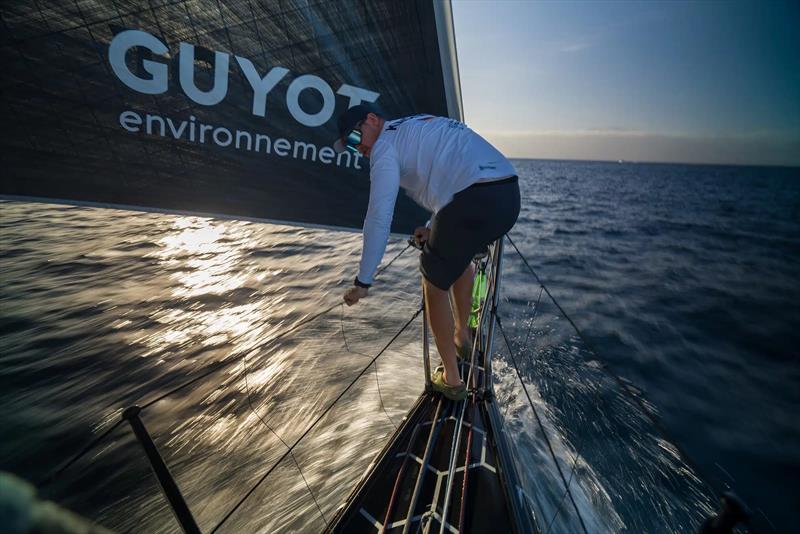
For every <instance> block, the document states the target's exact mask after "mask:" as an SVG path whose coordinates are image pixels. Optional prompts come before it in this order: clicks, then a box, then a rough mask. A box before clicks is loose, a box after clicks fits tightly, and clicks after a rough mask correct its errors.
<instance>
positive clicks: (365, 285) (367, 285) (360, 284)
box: [353, 276, 372, 289]
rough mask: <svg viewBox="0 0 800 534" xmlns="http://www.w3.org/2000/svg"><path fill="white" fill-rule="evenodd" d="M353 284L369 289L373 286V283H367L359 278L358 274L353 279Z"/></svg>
mask: <svg viewBox="0 0 800 534" xmlns="http://www.w3.org/2000/svg"><path fill="white" fill-rule="evenodd" d="M353 285H355V286H358V287H363V288H367V289H369V287H370V286H372V284H365V283H364V282H362V281H361V280H359V279H358V277H357V276H356V279H355V280H354V281H353Z"/></svg>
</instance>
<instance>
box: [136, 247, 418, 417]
mask: <svg viewBox="0 0 800 534" xmlns="http://www.w3.org/2000/svg"><path fill="white" fill-rule="evenodd" d="M410 246H411V245H406V247H405V248H404V249H403V250H401V251H400V252H399V253H397V255H395V257H393V258H392V259H391V260H390V261H389V263H387V264H386V265H384V266H383V267H381V268H380V269H378V271H377V272H376V273H375V278H377V277H378V276H379V275H380V274H381V273H382V272H384V271H385V270H386V269H387V268H388V267H389V266H390V265H392V264H393V263H394V262H395V260H397V258H399V257H400V256H402V255H403V253H405V251H406V250H408V249H409V247H410ZM337 306H339V303H338V302H337V303H336V304H332V305H331V306H329V307H328V308H325V309H324V310H322V311H320V312H318V313H316V314H314V315H311V316H309V317H306V318H305V319H303V320H301V321H299V322H298V323H297V324H295V325H294V326H291V327H290V328H288V329H287V330H284V331H282V332H279V333H278V334H277V335H276V336H275V337H273V338H272V339H269V340H267V341H265V342H264V344H267V343H273V342H275V341H278V340H280V339H283V338H284V337H286V336H287V335H289V334H291V333H292V332H294V331H295V330H298V329H299V328H301V327H303V326H305V325H307V324H308V323H310V322H311V321H314V320H316V319H318V318H320V317H322V316H323V315H326V314H328V313H330V312H331V311H333V310H334V309H336V307H337ZM243 357H244V355H241V356H236V357H233V358H231V359H230V360H222V361H217V362H215V363H212V364H210V365H209V367H211V369H209V370H208V371H206V372H204V373H202V374H200V375H198V376H196V377H195V378H192V379H191V380H189V381H187V382H185V383H183V384H180V385H179V386H176V387H174V388H173V389H171V390H169V391H167V392H166V393H164V394H163V395H160V396H158V397H156V398H155V399H153V400H151V401H150V402H148V403H146V404H144V405H143V406H142V410H144V409H145V408H149V407H150V406H152V405H153V404H155V403H157V402H159V401H162V400H164V399H165V398H167V397H169V396H172V395H174V394H175V393H177V392H178V391H180V390H182V389H183V388H185V387H187V386H190V385H192V384H194V383H195V382H197V381H198V380H201V379H203V378H205V377H207V376H209V375H211V374H213V373H215V372H217V371H219V370H220V369H224V368H226V367H229V366H230V365H233V364H234V363H238V362H239V360H240V359H242V358H243Z"/></svg>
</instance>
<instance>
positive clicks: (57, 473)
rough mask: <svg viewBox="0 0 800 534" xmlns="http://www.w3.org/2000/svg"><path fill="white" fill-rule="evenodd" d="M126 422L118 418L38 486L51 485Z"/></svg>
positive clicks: (40, 487) (41, 487)
mask: <svg viewBox="0 0 800 534" xmlns="http://www.w3.org/2000/svg"><path fill="white" fill-rule="evenodd" d="M124 422H125V420H124V419H122V418H120V419H119V420H118V421H117V422H116V423H114V424H113V425H111V428H109V429H108V430H106V431H105V432H103V433H102V434H101V435H99V436H98V437H97V438H96V439H94V440H93V441H92V442H91V443H89V444H88V445H87V446H85V447H84V448H83V449H82V450H81V451H79V452H78V453H77V454H76V455H75V456H73V457H72V458H71V459H69V460H68V461H67V462H66V463H65V464H64V465H63V466H61V467H59V468H58V469H56V470H55V471H53V472H52V473H51V474H49V475H47V476H46V477H45V478H43V479H42V480H41V481H40V482H39V483H38V484H36V486H37V487H38V488H39V489H40V490H41V489H43V488H44V487H46V486H49V485H50V484H51V483H52V482H54V481H55V479H56V478H57V477H59V476H60V475H61V474H62V473H63V472H64V471H66V470H67V469H68V468H69V467H70V466H72V465H73V464H74V463H75V462H77V461H78V460H80V459H81V458H83V457H84V456H85V455H86V454H88V453H89V451H91V450H92V449H94V448H95V447H96V446H97V445H99V444H100V442H102V441H103V440H105V439H106V438H107V437H108V436H109V434H111V433H112V432H113V431H114V430H116V429H117V427H119V426H120V425H121V424H122V423H124Z"/></svg>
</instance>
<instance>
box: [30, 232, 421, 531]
mask: <svg viewBox="0 0 800 534" xmlns="http://www.w3.org/2000/svg"><path fill="white" fill-rule="evenodd" d="M410 246H411V245H410V244H407V245H406V246H405V248H403V249H402V250H401V251H400V252H399V253H397V255H395V256H394V257H393V258H392V259H391V260H390V261H389V262H388V263H387V264H386V265H384V266H383V267H381V268H380V269H379V270H378V271H377V272H376V273H375V277H376V278H377V277H378V275H380V274H381V273H382V272H384V271H385V270H386V269H388V268H389V266H391V265H392V264H393V263H394V262H395V260H397V259H398V258H399V257H400V256H402V255H403V254H404V253H405V252H406V251H407V250H408V249H409V247H410ZM336 306H339V304H334V305H332V306H330V307H329V308H327V309H325V310H323V311H321V312H319V313H317V314H316V315H313V316H311V317H308V318H306V319H304V320H302V321H300V322H299V323H297V324H296V325H294V326H293V327H291V328H289V329H288V330H285V331H283V332H281V333H279V334H278V335H277V336H275V337H274V338H272V339H271V340H269V341H268V342H267V343H271V342H274V341H277V340H279V339H281V338H283V337H284V336H286V335H288V334H290V333H291V332H293V331H295V330H297V329H298V328H300V327H301V326H304V325H306V324H308V323H310V322H311V321H313V320H315V319H317V318H319V317H321V316H323V315H325V314H326V313H329V312H331V311H332V310H333V309H335V308H336ZM417 313H419V312H417ZM415 317H416V316H415ZM345 343H346V341H345ZM246 356H247V354H243V355H242V356H240V357H235V358H232V359H230V360H223V361H217V362H214V363H212V364H210V365H209V369H208V370H207V371H206V372H204V373H202V374H200V375H198V376H196V377H194V378H192V379H191V380H189V381H187V382H185V383H183V384H180V385H179V386H177V387H175V388H173V389H171V390H169V391H167V392H166V393H164V394H163V395H160V396H158V397H156V398H155V399H153V400H152V401H150V402H148V403H146V404H144V405H143V406H142V410H144V409H145V408H149V407H150V406H152V405H153V404H155V403H157V402H159V401H161V400H163V399H165V398H167V397H169V396H171V395H174V394H175V393H177V392H178V391H180V390H182V389H184V388H186V387H188V386H190V385H191V384H194V383H195V382H197V381H199V380H201V379H203V378H205V377H207V376H209V375H211V374H213V373H215V372H217V371H218V370H220V369H223V368H225V367H228V366H230V365H232V364H234V363H236V362H238V361H239V359H243V358H246ZM376 373H377V367H376ZM376 378H377V375H376ZM378 387H379V388H380V385H379V386H378ZM248 396H249V391H248ZM251 407H252V406H251ZM381 407H383V399H382V398H381ZM384 412H385V410H384ZM256 415H258V414H257V413H256ZM387 417H388V414H387ZM389 420H390V421H391V418H389ZM123 422H124V420H123V419H120V420H118V421H117V422H116V423H114V425H113V426H111V428H109V429H108V430H106V431H105V432H104V433H103V434H101V435H100V436H98V437H97V438H96V439H95V440H94V441H92V442H91V443H89V444H88V445H86V447H84V448H83V449H82V450H80V451H79V452H78V453H77V454H75V456H73V457H72V458H71V459H70V460H68V461H67V462H66V463H65V464H64V465H63V466H61V467H59V468H57V469H56V470H55V471H53V472H52V473H51V474H49V475H47V476H46V477H45V478H43V479H42V480H41V481H40V482H39V483H38V484H37V486H39V487H40V488H43V487H45V486H47V485H49V484H51V483H52V482H53V481H54V480H55V479H56V477H58V476H60V475H61V474H62V473H63V472H64V471H66V470H67V469H69V467H71V466H72V465H73V464H75V462H77V461H78V460H80V459H81V458H82V457H83V456H84V455H86V454H87V453H89V451H91V450H92V449H94V448H95V447H96V446H97V445H98V444H99V443H101V442H102V441H103V440H104V439H105V438H106V437H107V436H108V435H109V434H111V433H112V432H113V431H114V430H116V428H117V427H119V426H120V425H121V424H122V423H123ZM392 424H393V425H394V421H392ZM395 428H397V425H395ZM276 435H277V434H276ZM278 439H280V437H279V438H278ZM281 441H283V440H281ZM296 462H297V460H295V463H296ZM298 470H299V465H298ZM300 474H301V476H302V472H301V473H300ZM304 480H305V478H304ZM306 485H308V484H306ZM309 491H310V490H309ZM312 497H313V493H312ZM315 502H316V500H315ZM317 507H318V508H319V505H318V506H317ZM320 512H321V511H320ZM323 519H324V515H323Z"/></svg>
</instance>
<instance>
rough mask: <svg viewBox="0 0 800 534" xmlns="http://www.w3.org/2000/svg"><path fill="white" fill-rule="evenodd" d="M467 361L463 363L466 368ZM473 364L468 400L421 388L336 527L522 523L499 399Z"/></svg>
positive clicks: (390, 529) (422, 528) (468, 527)
mask: <svg viewBox="0 0 800 534" xmlns="http://www.w3.org/2000/svg"><path fill="white" fill-rule="evenodd" d="M481 356H482V355H481ZM481 359H483V358H481ZM468 367H469V366H468V365H467V364H462V373H463V372H464V371H466V370H467V368H468ZM476 369H477V370H478V372H477V373H476V375H477V376H476V377H474V380H473V384H475V387H473V388H472V392H471V393H470V395H469V397H467V399H466V400H465V401H460V402H452V401H449V400H447V399H444V398H443V397H441V396H440V395H438V394H435V393H429V392H426V393H423V394H422V395H421V396H420V398H419V399H418V400H417V403H416V405H415V406H414V408H413V409H412V410H411V411H410V413H409V415H408V416H407V417H406V418H405V420H404V422H403V424H402V425H401V426H400V427H399V428H398V430H397V432H396V433H395V435H394V437H393V438H392V439H391V440H390V441H389V444H388V445H387V447H386V448H385V449H384V450H383V451H382V452H381V454H380V455H379V456H378V459H377V461H376V462H375V463H374V464H373V465H372V467H371V469H370V470H369V471H368V472H367V474H366V475H365V477H364V478H363V480H362V482H361V484H359V485H358V486H357V487H356V489H355V490H354V492H353V493H352V494H351V496H350V498H349V499H348V500H347V502H346V503H345V505H344V507H343V508H342V509H340V511H339V513H338V514H337V517H336V519H335V520H334V522H333V526H332V528H331V530H330V531H331V532H347V533H358V532H365V533H367V532H376V531H377V532H385V533H397V534H399V533H401V532H453V533H459V532H515V531H519V524H520V521H519V519H517V520H515V519H514V514H515V508H517V506H515V503H514V502H512V501H516V500H517V499H518V496H519V495H520V492H519V491H518V487H517V485H516V484H515V483H513V482H512V481H513V480H515V477H513V476H511V477H509V474H511V472H510V471H511V470H510V469H506V470H504V469H503V463H504V462H502V461H501V460H500V458H503V457H507V454H506V453H505V452H504V450H503V445H504V444H502V443H498V441H497V439H496V436H495V433H494V431H493V424H492V421H498V420H499V419H498V418H497V417H496V416H497V414H496V413H495V414H491V413H490V411H492V410H495V409H496V406H495V404H494V402H493V399H492V396H491V389H488V390H487V389H485V388H484V387H483V379H484V373H483V370H482V369H481V368H477V367H476ZM467 374H468V373H465V375H467ZM465 375H462V376H465ZM454 443H455V448H454ZM498 445H499V446H500V449H498ZM467 453H468V454H467ZM507 462H508V463H510V460H507ZM465 466H466V469H465ZM442 522H444V524H445V528H444V529H442ZM524 531H526V532H528V531H529V530H527V529H525V530H524Z"/></svg>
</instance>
